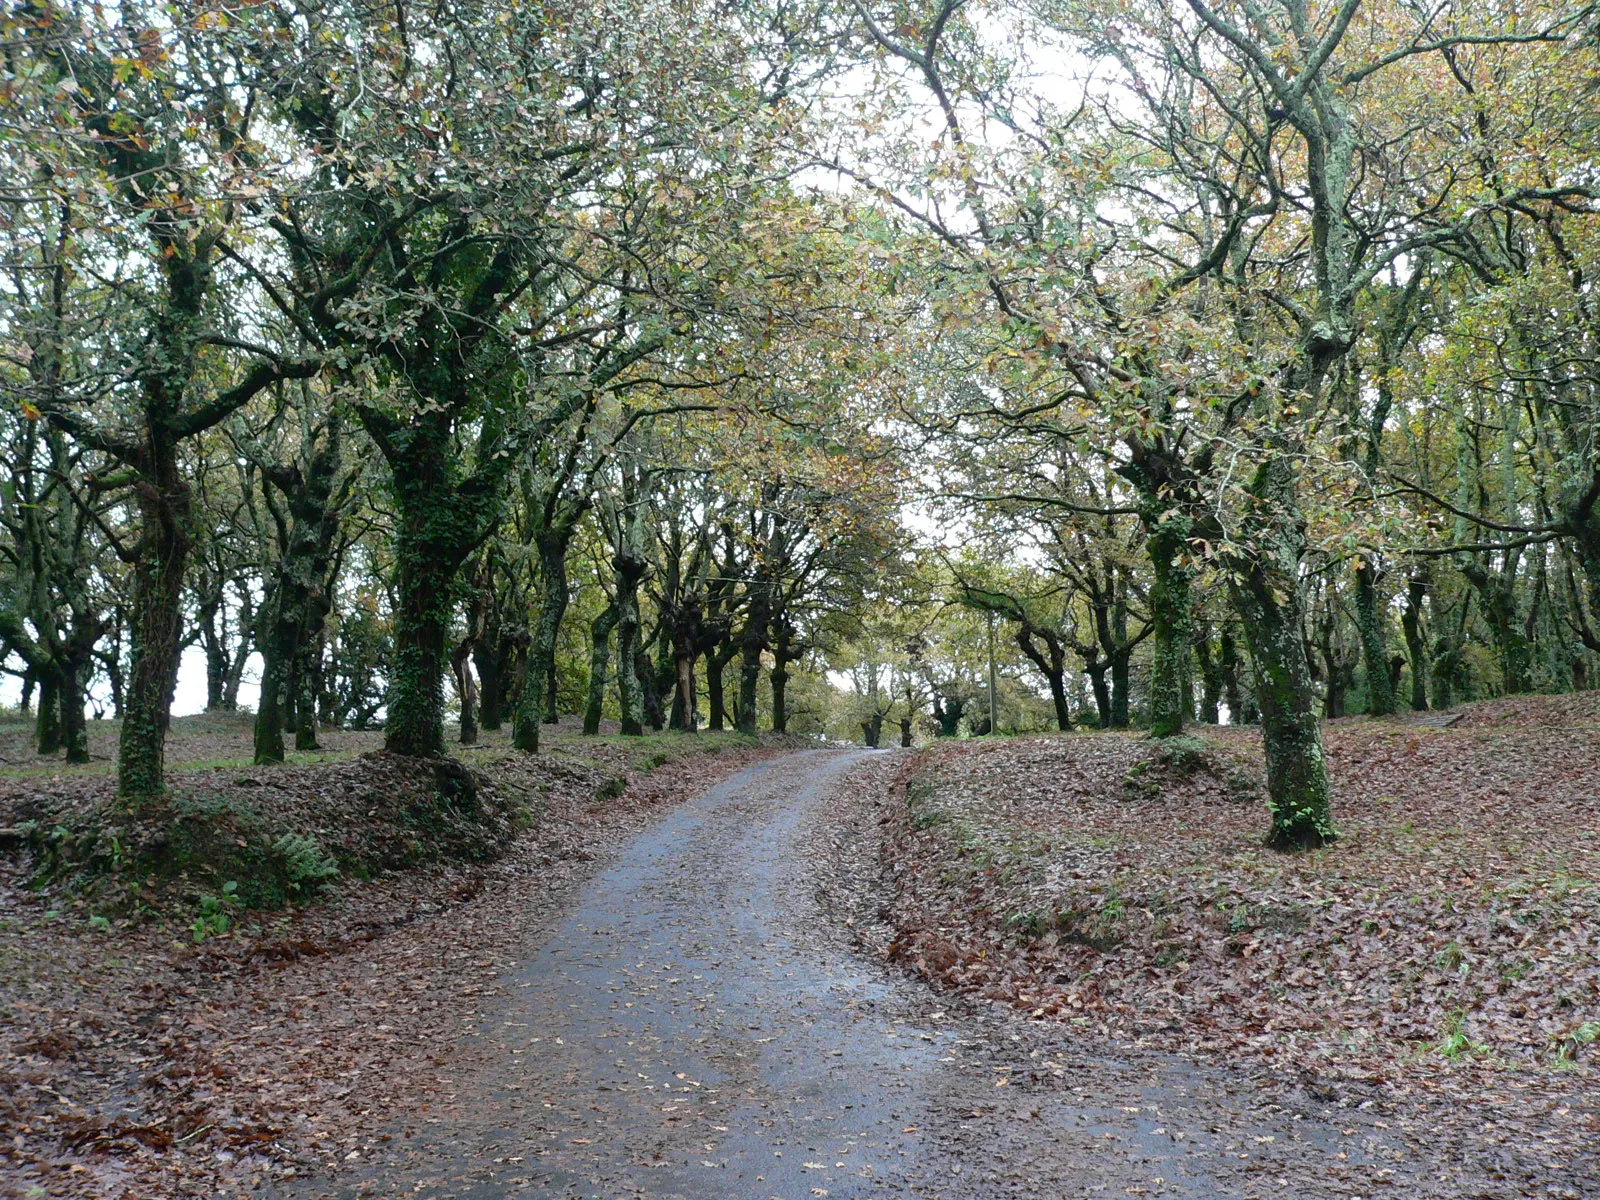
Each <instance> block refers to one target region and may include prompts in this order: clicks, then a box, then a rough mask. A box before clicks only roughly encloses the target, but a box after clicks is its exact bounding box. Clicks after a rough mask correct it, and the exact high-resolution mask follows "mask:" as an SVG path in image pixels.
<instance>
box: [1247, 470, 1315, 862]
mask: <svg viewBox="0 0 1600 1200" xmlns="http://www.w3.org/2000/svg"><path fill="white" fill-rule="evenodd" d="M1295 491H1296V480H1295V475H1294V466H1293V463H1292V460H1291V458H1290V456H1289V455H1288V454H1271V455H1269V456H1268V457H1267V458H1266V459H1265V460H1264V461H1263V462H1262V463H1261V465H1260V466H1259V467H1258V468H1257V470H1256V473H1255V476H1254V478H1253V479H1252V481H1251V484H1250V495H1251V499H1252V500H1253V502H1254V504H1253V506H1252V507H1251V508H1250V509H1249V510H1248V513H1247V518H1248V519H1247V525H1246V529H1245V536H1246V538H1247V539H1248V540H1249V541H1250V542H1252V543H1253V544H1254V546H1255V547H1256V549H1255V552H1254V553H1252V554H1251V555H1250V556H1249V557H1248V558H1245V559H1242V560H1238V561H1235V562H1234V563H1233V564H1232V570H1230V572H1229V577H1228V586H1229V593H1230V595H1231V597H1232V599H1233V604H1234V608H1235V609H1236V611H1237V612H1238V613H1239V616H1240V619H1241V621H1242V622H1243V625H1244V633H1245V639H1246V642H1247V644H1248V645H1249V647H1250V658H1251V661H1252V662H1253V663H1254V665H1255V678H1256V699H1257V701H1258V702H1259V704H1260V706H1261V732H1262V739H1263V741H1264V742H1265V745H1266V759H1267V803H1268V806H1269V807H1270V809H1271V814H1272V827H1271V830H1270V832H1269V834H1268V844H1269V845H1272V846H1274V847H1277V848H1279V849H1308V848H1311V847H1315V846H1321V845H1324V844H1326V843H1328V842H1330V841H1332V840H1333V839H1334V837H1335V836H1336V835H1335V833H1334V827H1333V799H1332V786H1331V784H1330V782H1329V779H1328V761H1327V755H1326V754H1325V752H1324V750H1323V744H1322V724H1321V722H1320V720H1319V719H1318V716H1317V711H1316V710H1317V689H1316V682H1315V680H1314V679H1313V677H1312V672H1311V663H1310V659H1309V657H1308V655H1307V653H1306V644H1305V632H1304V631H1305V614H1304V611H1303V610H1304V600H1303V597H1302V592H1301V584H1300V578H1299V566H1300V559H1301V555H1302V553H1303V550H1304V537H1305V534H1304V530H1303V527H1302V524H1301V521H1300V516H1299V510H1298V506H1297V504H1296V497H1295Z"/></svg>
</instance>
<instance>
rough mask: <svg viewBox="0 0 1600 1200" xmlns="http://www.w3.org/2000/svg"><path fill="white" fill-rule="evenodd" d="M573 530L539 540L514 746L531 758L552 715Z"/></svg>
mask: <svg viewBox="0 0 1600 1200" xmlns="http://www.w3.org/2000/svg"><path fill="white" fill-rule="evenodd" d="M571 541H572V529H571V528H570V527H568V526H565V525H563V526H562V527H559V528H557V529H552V530H546V531H544V532H542V533H541V534H540V535H539V536H538V538H537V546H538V551H539V589H540V590H539V612H538V615H537V616H536V618H535V620H534V626H533V641H532V642H531V643H530V644H529V646H528V666H527V672H526V674H525V675H524V676H523V683H522V696H521V698H520V699H519V700H518V702H517V711H516V712H515V713H514V714H513V715H512V723H511V744H512V745H513V746H515V747H516V748H517V749H518V750H525V751H527V752H528V753H529V754H537V753H538V752H539V725H540V723H541V721H542V720H543V719H544V718H545V717H546V716H547V715H548V714H547V712H546V709H547V700H548V697H547V696H546V694H545V693H546V690H547V687H548V682H549V678H550V673H551V672H552V671H553V670H554V669H555V661H556V641H557V639H558V638H559V637H560V635H561V621H562V618H564V617H565V616H566V614H567V604H568V602H569V601H570V599H571V590H570V589H569V587H568V585H567V547H568V546H569V545H570V544H571Z"/></svg>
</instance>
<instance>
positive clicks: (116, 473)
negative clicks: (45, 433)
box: [0, 4, 321, 808]
mask: <svg viewBox="0 0 1600 1200" xmlns="http://www.w3.org/2000/svg"><path fill="white" fill-rule="evenodd" d="M0 21H3V34H4V41H5V43H6V45H7V46H8V47H10V49H9V51H8V53H9V54H10V55H11V56H12V57H13V61H14V62H16V63H18V64H19V66H18V69H17V70H16V71H15V72H14V75H13V78H14V79H15V81H16V85H17V86H16V87H15V88H14V89H13V91H12V95H11V98H12V101H13V104H14V107H13V108H12V110H11V111H12V113H13V115H14V117H15V122H14V124H13V125H12V127H11V131H10V134H9V135H8V138H7V140H6V146H7V148H8V149H7V151H6V158H7V170H6V173H7V176H8V178H12V179H17V180H24V181H26V182H25V183H24V185H23V189H22V190H23V192H24V194H25V195H26V196H27V197H28V198H29V199H30V200H31V201H32V202H34V203H35V204H37V205H39V206H44V207H51V206H53V207H57V208H62V207H66V208H70V211H71V214H72V216H71V224H72V237H71V239H70V240H69V241H66V242H64V243H63V244H62V245H63V249H64V250H65V251H67V252H69V253H70V254H71V256H72V259H73V262H72V263H71V264H70V274H69V278H70V279H71V280H72V281H73V282H74V284H75V285H78V286H91V284H89V283H86V282H84V281H89V280H92V281H94V282H93V284H92V286H95V287H97V288H103V289H105V290H107V291H109V292H110V293H111V294H110V295H109V296H108V297H107V299H106V300H105V303H107V304H109V305H112V306H114V309H113V315H112V316H111V318H110V320H109V322H108V327H107V328H106V329H105V331H104V333H103V334H102V337H101V345H100V349H101V352H102V354H103V359H102V366H101V370H100V372H99V373H98V374H97V376H96V377H95V378H94V380H93V382H92V385H91V386H87V387H84V388H78V389H68V390H65V391H63V392H62V393H61V394H59V395H57V396H55V397H53V398H51V399H50V400H49V402H48V405H47V406H41V409H40V411H41V412H42V413H43V415H44V417H45V418H46V419H48V420H49V421H50V422H51V423H52V424H54V425H55V426H56V427H58V428H60V429H62V430H64V431H66V432H67V433H68V434H69V435H70V436H71V437H72V438H73V439H74V440H76V441H77V442H78V443H79V444H81V445H83V446H86V447H89V448H91V449H93V450H95V451H96V452H98V453H99V454H101V455H103V456H105V457H106V458H108V459H110V460H112V462H113V463H114V464H115V467H114V468H113V469H112V470H109V471H107V472H106V473H105V474H103V475H101V476H98V477H97V487H98V488H100V489H102V490H107V491H110V490H116V491H119V492H121V493H122V494H125V495H126V496H127V497H128V498H129V499H128V503H129V504H130V505H131V506H132V507H133V508H134V509H135V510H136V512H137V518H136V522H135V524H136V529H135V530H134V532H133V533H132V535H131V536H130V538H129V539H128V542H127V548H128V552H129V555H130V557H131V559H132V587H131V592H130V596H129V600H128V605H127V617H128V632H129V634H130V635H131V640H132V659H131V667H130V671H129V675H128V680H127V684H126V688H125V696H124V703H123V725H122V735H121V746H120V749H119V758H118V792H119V795H120V797H121V800H122V802H123V803H124V804H126V805H128V806H130V807H132V808H143V807H147V806H149V805H151V804H153V803H155V802H157V801H158V800H159V799H160V798H161V797H162V795H163V793H164V779H163V773H164V770H163V769H164V762H165V743H166V731H167V725H168V721H169V714H170V707H171V700H172V692H173V688H174V686H175V684H176V678H177V669H178V656H179V648H180V644H181V640H182V636H183V602H184V578H185V568H186V566H187V564H188V560H189V555H190V550H191V547H192V545H193V540H194V530H193V527H192V522H193V499H192V489H191V485H190V481H189V479H188V478H187V476H186V470H185V464H184V461H183V459H184V448H185V447H186V446H187V445H189V444H190V443H191V442H192V440H193V439H194V438H196V437H197V436H198V435H200V434H201V433H203V432H204V431H206V430H207V429H210V428H212V427H213V426H215V425H217V424H218V423H219V422H221V421H223V420H224V419H226V418H227V416H228V415H229V414H230V413H232V412H233V411H235V410H236V409H238V408H239V407H240V406H242V405H243V404H245V403H247V402H248V401H249V400H250V399H251V397H253V396H255V395H256V394H258V393H259V392H261V391H262V390H263V389H264V388H266V387H268V386H270V385H272V384H273V383H275V382H278V381H281V380H285V379H290V378H297V377H299V378H304V377H307V376H309V375H311V374H314V373H315V372H316V371H318V370H319V369H320V367H321V359H320V357H318V356H317V355H316V354H314V353H313V354H299V353H295V352H293V351H280V350H276V349H274V348H272V347H271V346H270V345H263V344H262V342H261V340H259V339H258V337H257V336H256V333H257V331H256V329H255V328H254V327H253V325H254V323H253V319H252V313H251V312H250V311H249V309H248V308H242V307H238V306H233V305H231V304H230V303H229V296H230V295H231V294H232V292H233V284H234V283H235V282H236V281H235V280H233V279H232V278H230V277H229V275H228V273H227V271H226V267H225V263H224V259H225V256H226V251H225V247H226V246H227V245H228V242H229V239H230V238H232V237H235V236H236V235H239V234H240V232H241V230H242V229H243V228H244V226H245V225H246V224H247V223H248V221H247V218H248V198H249V197H250V196H252V195H255V194H258V192H259V189H260V187H261V184H260V174H259V172H260V171H261V169H262V166H263V160H262V156H261V155H259V154H258V153H257V151H258V150H259V149H260V147H261V143H260V142H259V141H258V140H257V139H258V138H259V137H260V136H261V135H262V133H263V130H262V119H261V114H262V111H263V107H264V106H263V105H262V104H261V99H262V97H261V91H260V87H259V80H258V78H257V76H256V75H255V73H254V72H253V71H252V70H250V69H248V67H246V66H245V63H244V60H245V59H246V58H247V56H248V53H247V52H248V45H249V34H248V32H247V31H246V30H245V29H244V27H245V26H248V25H249V24H251V22H249V21H241V22H239V23H238V24H237V25H236V24H233V23H230V22H227V21H219V20H216V19H215V14H214V12H213V10H212V9H210V8H208V7H205V6H201V5H185V4H179V5H176V6H173V5H159V6H157V5H139V4H131V5H129V4H124V5H119V6H118V7H117V8H116V9H115V10H104V9H98V8H89V9H75V10H68V9H64V8H59V7H56V6H53V5H49V4H34V5H24V6H19V7H15V8H11V9H8V10H7V11H6V13H5V15H4V17H3V18H0ZM101 265H105V266H107V267H109V268H110V280H111V281H110V283H105V282H102V280H103V278H104V277H103V275H102V272H101V271H100V270H99V269H98V268H99V267H100V266H101ZM91 266H92V267H93V268H94V269H89V268H90V267H91Z"/></svg>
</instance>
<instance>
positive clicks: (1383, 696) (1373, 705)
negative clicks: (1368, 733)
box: [1356, 555, 1397, 717]
mask: <svg viewBox="0 0 1600 1200" xmlns="http://www.w3.org/2000/svg"><path fill="white" fill-rule="evenodd" d="M1386 625H1387V622H1386V621H1385V620H1384V605H1383V597H1382V596H1380V595H1379V594H1378V571H1377V568H1376V567H1375V566H1374V565H1373V563H1372V559H1371V558H1370V557H1368V556H1365V555H1363V556H1362V559H1361V562H1360V564H1359V565H1358V566H1357V567H1356V630H1357V632H1358V633H1359V634H1360V635H1361V657H1362V660H1363V664H1364V665H1365V667H1366V672H1367V713H1368V715H1369V716H1374V717H1386V716H1388V715H1389V714H1390V713H1392V712H1394V711H1395V708H1396V707H1397V705H1396V702H1395V689H1394V681H1393V679H1392V677H1391V676H1390V674H1389V639H1388V636H1387V631H1386V628H1385V626H1386Z"/></svg>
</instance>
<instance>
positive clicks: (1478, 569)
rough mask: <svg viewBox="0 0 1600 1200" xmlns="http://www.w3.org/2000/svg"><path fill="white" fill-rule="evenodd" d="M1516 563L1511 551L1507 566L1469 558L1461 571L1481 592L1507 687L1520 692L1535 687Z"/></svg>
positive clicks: (1485, 618)
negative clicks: (1493, 567)
mask: <svg viewBox="0 0 1600 1200" xmlns="http://www.w3.org/2000/svg"><path fill="white" fill-rule="evenodd" d="M1515 563H1516V555H1515V554H1510V555H1508V556H1507V564H1506V567H1505V568H1503V569H1502V570H1499V571H1491V570H1490V569H1489V568H1488V567H1486V566H1484V565H1483V564H1482V563H1480V562H1476V561H1471V560H1468V561H1464V562H1462V564H1461V573H1462V574H1463V575H1464V576H1466V578H1467V582H1468V583H1470V584H1472V586H1473V589H1474V590H1475V591H1476V592H1477V593H1478V599H1479V602H1480V605H1479V606H1480V608H1481V609H1482V611H1483V623H1484V624H1485V625H1487V626H1488V627H1489V633H1490V636H1491V637H1492V638H1493V639H1494V647H1495V652H1496V656H1497V657H1498V658H1499V660H1500V675H1501V680H1502V682H1503V684H1504V686H1505V690H1506V691H1507V692H1508V693H1510V694H1512V695H1519V694H1521V693H1523V692H1530V691H1532V690H1533V648H1532V647H1531V646H1530V645H1529V643H1528V637H1527V634H1526V632H1525V631H1524V627H1523V622H1522V617H1521V613H1520V612H1519V611H1518V605H1517V591H1516V580H1517V575H1516V565H1515Z"/></svg>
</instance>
